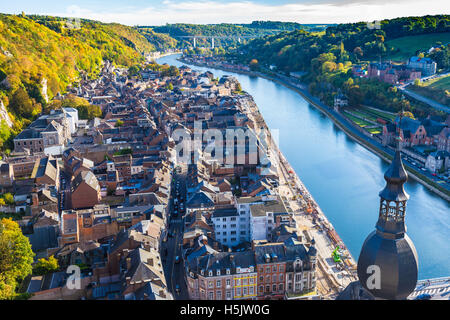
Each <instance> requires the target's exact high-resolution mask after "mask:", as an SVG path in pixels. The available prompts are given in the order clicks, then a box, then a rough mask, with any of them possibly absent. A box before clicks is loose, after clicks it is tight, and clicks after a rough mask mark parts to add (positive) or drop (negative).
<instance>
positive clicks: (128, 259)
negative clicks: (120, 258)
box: [126, 257, 131, 270]
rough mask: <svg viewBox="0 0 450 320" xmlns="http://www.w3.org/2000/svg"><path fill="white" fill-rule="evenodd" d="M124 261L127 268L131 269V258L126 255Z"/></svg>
mask: <svg viewBox="0 0 450 320" xmlns="http://www.w3.org/2000/svg"><path fill="white" fill-rule="evenodd" d="M126 261H127V270H130V269H131V258H130V257H128V258H127V259H126Z"/></svg>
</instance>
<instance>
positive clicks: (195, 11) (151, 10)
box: [49, 0, 450, 25]
mask: <svg viewBox="0 0 450 320" xmlns="http://www.w3.org/2000/svg"><path fill="white" fill-rule="evenodd" d="M449 9H450V8H449V6H448V2H447V0H428V1H423V0H411V1H407V2H405V1H400V2H398V1H397V2H394V1H391V2H384V1H380V2H378V3H377V2H373V1H369V2H366V3H364V2H363V1H361V2H355V3H352V2H345V1H344V2H343V3H342V4H340V5H337V4H334V3H331V2H330V3H329V4H327V3H322V4H295V3H294V4H283V5H267V4H258V3H255V2H253V1H239V0H237V1H233V2H223V3H218V2H212V1H208V0H206V1H201V0H185V1H181V2H174V1H171V0H164V1H163V5H162V6H160V7H145V8H130V7H126V8H121V10H108V8H105V9H104V10H103V11H101V12H100V11H92V10H87V9H83V8H79V7H71V8H68V10H67V12H65V13H49V14H52V15H53V14H54V15H59V16H76V17H83V18H88V19H94V20H100V21H104V22H119V23H123V24H127V25H162V24H165V23H176V22H184V23H221V22H225V23H247V22H251V21H253V20H281V21H295V22H300V23H342V22H358V21H373V20H376V19H384V18H395V17H404V16H414V15H426V14H445V13H449V11H450V10H449ZM73 11H75V13H73Z"/></svg>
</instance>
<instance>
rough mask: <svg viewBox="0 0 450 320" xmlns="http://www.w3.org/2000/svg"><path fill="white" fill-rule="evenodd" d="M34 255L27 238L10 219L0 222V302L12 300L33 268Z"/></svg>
mask: <svg viewBox="0 0 450 320" xmlns="http://www.w3.org/2000/svg"><path fill="white" fill-rule="evenodd" d="M33 257H34V253H33V251H32V250H31V245H30V242H29V240H28V238H27V237H25V236H24V235H23V234H22V231H21V230H20V227H19V225H18V224H17V222H14V221H13V220H12V219H11V218H9V219H5V218H4V219H2V220H1V222H0V300H1V299H13V298H14V297H15V296H16V288H17V285H18V284H19V282H20V281H22V280H23V279H24V278H25V277H26V276H27V275H29V274H30V273H31V272H32V270H33V268H32V266H31V264H32V263H33Z"/></svg>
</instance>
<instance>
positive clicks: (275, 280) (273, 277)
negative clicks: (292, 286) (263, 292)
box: [272, 274, 277, 282]
mask: <svg viewBox="0 0 450 320" xmlns="http://www.w3.org/2000/svg"><path fill="white" fill-rule="evenodd" d="M272 282H277V275H276V274H274V275H272Z"/></svg>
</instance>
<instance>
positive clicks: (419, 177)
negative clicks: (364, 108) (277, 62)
mask: <svg viewBox="0 0 450 320" xmlns="http://www.w3.org/2000/svg"><path fill="white" fill-rule="evenodd" d="M178 60H179V61H181V62H183V63H186V64H192V65H196V66H199V67H208V68H213V69H219V70H223V71H229V72H234V73H240V74H245V75H248V76H253V77H261V78H264V79H267V80H270V81H274V82H276V83H278V84H281V85H283V86H285V87H286V88H289V89H291V90H293V91H295V92H297V93H298V94H300V95H301V96H302V97H303V98H304V99H305V100H306V101H308V102H309V103H310V104H311V105H313V106H314V107H316V108H317V109H319V110H320V111H321V112H323V113H325V115H326V116H327V117H328V118H330V119H331V121H333V123H334V124H335V125H336V126H337V127H339V128H340V129H341V130H342V131H344V132H345V133H346V134H347V136H349V137H350V138H351V139H352V140H354V141H356V142H357V143H359V144H360V145H362V146H363V147H365V148H366V149H367V150H369V151H371V152H372V153H374V154H376V155H377V156H379V157H380V158H381V159H383V160H385V161H386V162H391V161H392V158H393V156H392V155H390V154H388V153H387V152H385V151H384V150H381V149H380V148H378V147H377V146H376V145H374V144H373V143H370V142H369V141H367V140H365V139H362V138H361V137H360V136H358V135H356V134H354V133H353V132H352V131H351V130H350V128H349V127H348V126H347V125H345V124H344V123H342V122H341V121H340V120H338V119H337V118H336V117H335V116H334V115H333V114H332V113H331V112H330V110H328V108H326V107H324V106H322V105H321V104H320V103H317V101H315V100H314V98H313V97H312V96H311V95H310V94H309V93H308V92H306V90H304V89H300V88H298V87H296V86H293V85H291V84H289V83H287V82H286V81H284V80H282V79H278V78H275V77H272V76H270V75H267V74H265V73H262V72H257V71H243V70H234V69H228V68H223V67H218V66H210V65H206V64H199V63H194V62H192V61H185V60H184V59H178ZM404 166H405V168H406V170H407V171H408V172H409V176H410V177H411V178H412V179H414V180H416V181H417V182H419V183H420V184H422V185H423V186H424V187H426V188H427V189H428V190H430V191H432V192H434V193H435V194H437V195H438V196H439V197H441V198H443V199H445V200H446V201H449V202H450V191H448V190H446V189H445V188H443V187H441V186H439V185H438V184H437V183H435V182H434V181H431V180H430V179H428V178H427V177H425V176H424V175H423V174H421V173H420V172H418V171H417V170H415V169H413V168H412V167H410V166H408V165H407V164H404Z"/></svg>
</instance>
